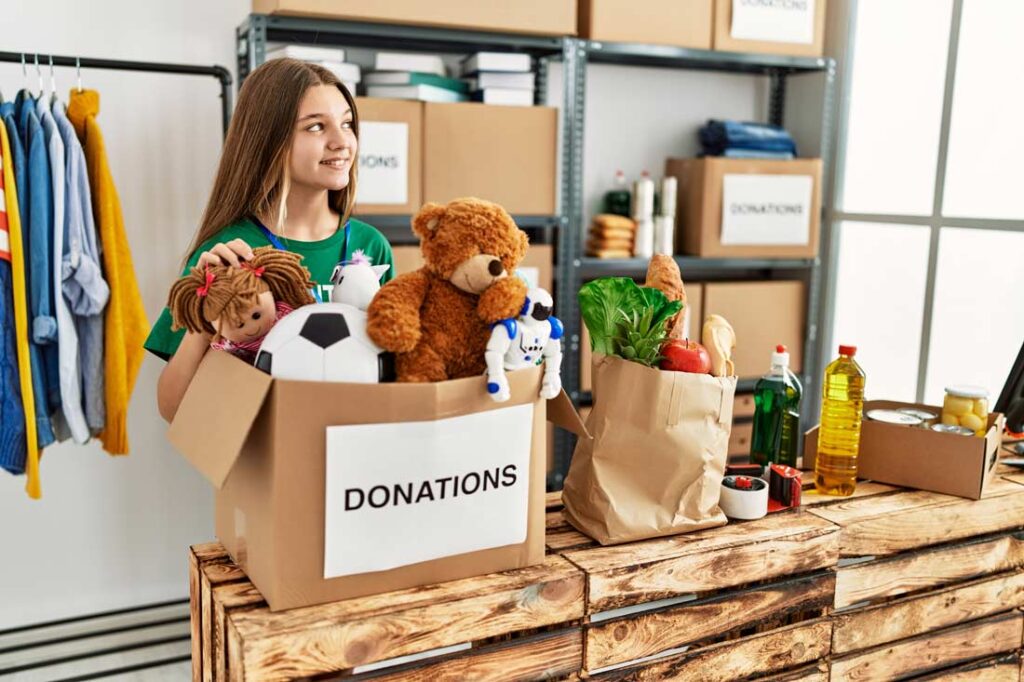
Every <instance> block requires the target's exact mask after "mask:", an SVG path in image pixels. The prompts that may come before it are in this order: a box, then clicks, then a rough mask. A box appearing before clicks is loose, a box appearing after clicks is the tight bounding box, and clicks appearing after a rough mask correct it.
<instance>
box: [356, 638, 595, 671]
mask: <svg viewBox="0 0 1024 682" xmlns="http://www.w3.org/2000/svg"><path fill="white" fill-rule="evenodd" d="M582 659H583V636H582V633H581V632H580V630H579V628H576V629H572V630H559V631H557V632H545V633H542V634H539V635H533V636H531V637H524V638H522V639H516V640H512V641H509V642H501V643H499V644H494V645H490V646H485V647H481V648H479V649H472V650H471V651H469V652H466V653H458V654H454V655H452V656H448V657H444V658H443V659H442V660H438V661H430V662H428V663H426V664H423V663H422V662H419V663H416V664H412V665H411V666H402V667H401V668H395V669H386V670H382V671H380V673H377V674H370V675H369V676H363V675H360V676H358V677H357V678H355V679H359V680H363V679H372V680H374V682H398V681H399V680H401V681H403V682H404V681H409V682H434V681H435V680H452V681H453V682H455V681H457V680H551V679H561V678H563V677H566V676H568V675H572V674H574V673H576V672H578V671H579V669H580V663H581V661H582Z"/></svg>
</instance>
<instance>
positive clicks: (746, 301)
mask: <svg viewBox="0 0 1024 682" xmlns="http://www.w3.org/2000/svg"><path fill="white" fill-rule="evenodd" d="M805 289H806V287H805V286H804V283H803V282H800V281H767V282H713V283H710V282H709V283H707V284H705V285H704V315H705V316H707V315H711V314H718V315H722V316H723V317H725V319H727V320H728V321H729V324H731V325H732V327H733V329H734V330H735V331H736V352H735V353H734V355H733V361H734V362H735V363H736V374H737V375H738V376H739V377H740V378H741V379H742V378H755V377H759V376H761V375H763V374H764V373H765V372H767V371H768V369H769V366H770V365H771V356H772V351H773V350H774V349H775V346H777V345H778V344H780V343H782V344H785V345H786V347H787V348H788V350H789V358H790V360H789V367H790V369H792V370H793V371H794V372H795V373H798V374H799V372H800V369H801V367H802V366H803V350H804V348H803V346H804V338H805V336H804V320H805V316H806V308H805Z"/></svg>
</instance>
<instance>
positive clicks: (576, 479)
mask: <svg viewBox="0 0 1024 682" xmlns="http://www.w3.org/2000/svg"><path fill="white" fill-rule="evenodd" d="M593 371H594V373H593V381H594V407H593V410H592V411H591V413H590V416H589V417H588V418H587V431H589V432H590V434H591V435H592V436H593V437H592V438H591V439H582V438H581V439H580V440H579V442H578V444H577V446H576V451H575V453H574V454H573V458H572V463H571V465H570V466H569V475H568V477H567V478H566V479H565V489H564V490H563V491H562V501H563V503H564V505H565V516H566V518H567V519H568V520H569V522H570V523H572V525H573V526H575V527H576V528H577V529H578V530H580V531H581V532H583V533H586V534H587V535H589V536H590V537H592V538H594V539H595V540H597V541H598V542H600V543H601V544H602V545H614V544H618V543H622V542H631V541H634V540H643V539H645V538H653V537H660V536H664V535H674V534H676V533H687V532H691V531H695V530H700V529H702V528H711V527H713V526H721V525H724V524H725V522H726V519H725V514H723V513H722V510H721V509H719V507H718V496H719V492H720V487H721V484H722V476H723V475H724V474H725V463H726V459H727V457H728V446H729V432H730V430H731V426H732V405H733V398H734V397H735V394H736V378H735V377H730V378H719V377H713V376H711V375H710V374H691V373H688V372H667V371H661V370H657V369H652V368H650V367H645V366H644V365H641V364H639V363H636V362H630V361H628V360H623V359H622V358H618V357H612V356H604V355H596V356H594V362H593Z"/></svg>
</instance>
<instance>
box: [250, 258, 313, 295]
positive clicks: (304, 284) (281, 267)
mask: <svg viewBox="0 0 1024 682" xmlns="http://www.w3.org/2000/svg"><path fill="white" fill-rule="evenodd" d="M301 261H302V256H299V255H298V254H295V253H291V252H290V251H280V250H278V249H275V248H273V247H269V246H267V247H262V248H259V249H256V250H255V251H253V257H252V258H251V259H250V260H249V261H248V263H247V264H246V265H247V267H248V269H250V271H252V272H254V273H255V272H258V273H259V278H260V279H261V280H262V281H263V283H264V284H266V286H267V288H268V289H270V293H271V294H273V296H274V300H275V301H283V302H285V303H287V304H288V305H290V306H291V307H293V308H299V307H301V306H304V305H309V304H310V303H315V302H316V301H315V299H314V298H313V295H312V294H310V293H309V292H310V289H312V288H313V287H315V286H316V284H314V283H313V282H312V281H311V279H310V276H309V270H307V269H306V268H305V267H304V266H303V265H302V263H301Z"/></svg>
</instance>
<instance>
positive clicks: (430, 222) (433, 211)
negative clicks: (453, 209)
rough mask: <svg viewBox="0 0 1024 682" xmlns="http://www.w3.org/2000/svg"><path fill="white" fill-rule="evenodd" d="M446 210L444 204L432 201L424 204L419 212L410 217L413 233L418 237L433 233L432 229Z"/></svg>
mask: <svg viewBox="0 0 1024 682" xmlns="http://www.w3.org/2000/svg"><path fill="white" fill-rule="evenodd" d="M446 210H447V209H446V208H445V207H444V206H442V205H441V204H435V203H434V202H430V203H427V204H424V205H423V208H421V209H420V212H419V213H417V214H416V215H415V217H413V219H412V231H413V233H414V234H416V236H418V237H420V238H423V237H428V236H430V235H431V234H433V232H434V229H435V228H436V227H437V225H438V223H440V222H441V217H442V216H444V213H445V211H446Z"/></svg>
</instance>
